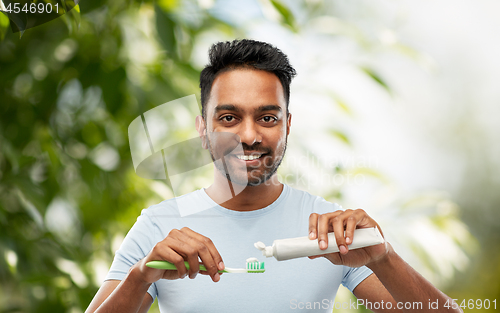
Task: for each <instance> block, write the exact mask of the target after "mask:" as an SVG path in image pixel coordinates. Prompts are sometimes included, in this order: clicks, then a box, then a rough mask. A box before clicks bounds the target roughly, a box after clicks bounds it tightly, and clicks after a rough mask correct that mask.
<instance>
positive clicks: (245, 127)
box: [238, 119, 262, 146]
mask: <svg viewBox="0 0 500 313" xmlns="http://www.w3.org/2000/svg"><path fill="white" fill-rule="evenodd" d="M238 135H239V136H240V139H241V142H242V143H246V144H247V145H249V146H252V145H253V144H255V143H258V142H262V135H261V134H260V132H259V129H258V125H256V123H255V122H254V121H253V120H251V119H247V120H246V121H244V122H243V123H241V128H240V130H239V132H238Z"/></svg>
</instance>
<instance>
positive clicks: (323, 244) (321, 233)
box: [317, 210, 342, 250]
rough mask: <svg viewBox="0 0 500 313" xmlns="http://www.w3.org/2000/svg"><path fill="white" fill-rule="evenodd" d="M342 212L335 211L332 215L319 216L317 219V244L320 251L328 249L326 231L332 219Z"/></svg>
mask: <svg viewBox="0 0 500 313" xmlns="http://www.w3.org/2000/svg"><path fill="white" fill-rule="evenodd" d="M341 213H342V211H340V210H339V211H335V212H333V213H326V214H321V215H320V216H319V218H318V235H317V236H318V244H319V248H320V249H321V250H325V249H326V248H328V231H329V228H330V220H331V219H334V218H335V217H336V216H337V215H339V214H341Z"/></svg>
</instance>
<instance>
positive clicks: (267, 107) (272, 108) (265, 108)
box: [214, 104, 282, 114]
mask: <svg viewBox="0 0 500 313" xmlns="http://www.w3.org/2000/svg"><path fill="white" fill-rule="evenodd" d="M220 111H234V112H241V111H242V110H241V109H240V108H239V107H237V106H235V105H234V104H220V105H217V106H216V107H215V110H214V114H217V113H219V112H220ZM265 111H279V112H281V111H282V109H281V107H280V106H279V105H276V104H266V105H261V106H259V107H258V108H257V109H255V112H265Z"/></svg>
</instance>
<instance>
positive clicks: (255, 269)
mask: <svg viewBox="0 0 500 313" xmlns="http://www.w3.org/2000/svg"><path fill="white" fill-rule="evenodd" d="M247 270H248V273H264V272H265V268H264V262H248V263H247Z"/></svg>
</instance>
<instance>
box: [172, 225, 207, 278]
mask: <svg viewBox="0 0 500 313" xmlns="http://www.w3.org/2000/svg"><path fill="white" fill-rule="evenodd" d="M169 236H170V237H172V239H174V240H173V241H172V245H171V248H172V249H173V250H175V251H176V252H177V253H178V254H180V255H182V256H183V257H184V259H185V260H186V261H187V262H188V264H189V270H188V273H189V278H191V279H194V278H195V277H196V275H197V274H198V271H199V269H200V265H199V262H198V250H197V249H198V244H197V241H196V239H194V238H192V237H191V236H188V235H187V234H186V233H185V232H183V231H182V230H177V229H173V230H172V231H171V232H170V233H169Z"/></svg>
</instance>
